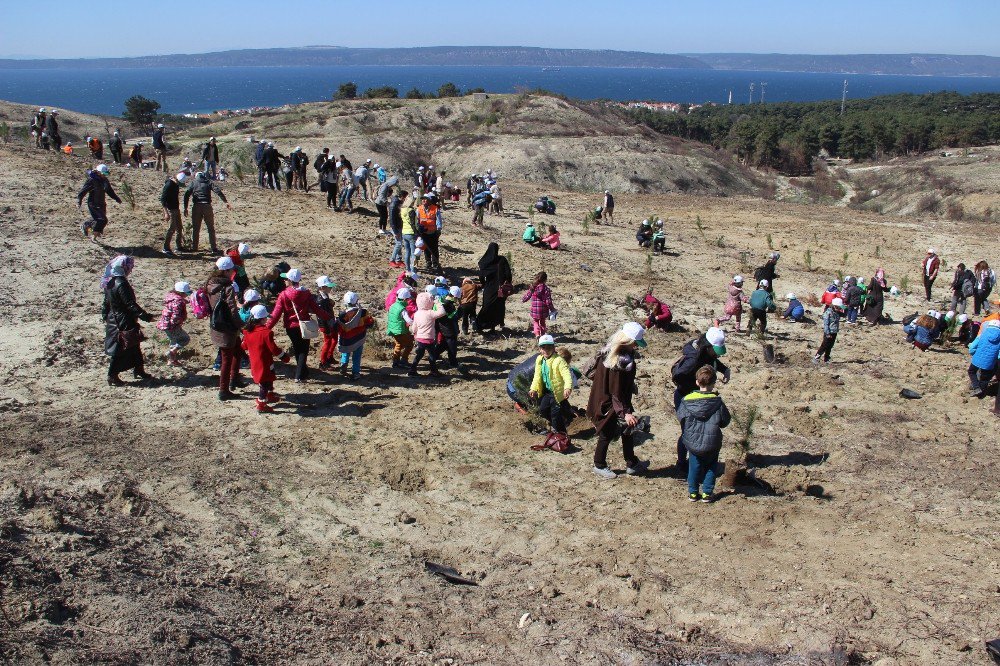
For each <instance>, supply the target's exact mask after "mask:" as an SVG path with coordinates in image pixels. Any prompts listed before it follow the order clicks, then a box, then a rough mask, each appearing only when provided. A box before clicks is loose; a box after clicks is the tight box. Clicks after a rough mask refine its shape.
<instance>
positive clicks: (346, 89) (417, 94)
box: [333, 81, 486, 100]
mask: <svg viewBox="0 0 1000 666" xmlns="http://www.w3.org/2000/svg"><path fill="white" fill-rule="evenodd" d="M481 92H486V90H484V89H483V88H470V89H469V90H466V91H465V92H462V91H461V90H459V88H458V86H456V85H455V84H454V83H451V82H450V81H449V82H448V83H444V84H442V85H441V87H440V88H438V89H437V92H436V93H435V92H433V91H429V92H422V91H421V90H419V89H418V88H416V87H414V88H412V89H410V90H409V91H407V93H406V95H405V97H406V99H435V98H438V99H444V98H445V97H462V96H464V95H471V94H472V93H481ZM361 96H362V97H364V98H365V99H397V98H399V90H398V89H397V88H393V87H392V86H380V87H378V88H368V89H367V90H365V91H364V93H362V95H361ZM357 98H358V86H357V84H355V83H354V82H353V81H348V82H347V83H341V84H340V86H338V87H337V92H335V93H333V99H336V100H345V99H357Z"/></svg>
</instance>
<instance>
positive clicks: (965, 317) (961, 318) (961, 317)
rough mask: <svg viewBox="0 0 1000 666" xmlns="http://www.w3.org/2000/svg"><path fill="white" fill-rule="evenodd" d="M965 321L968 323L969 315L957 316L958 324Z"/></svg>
mask: <svg viewBox="0 0 1000 666" xmlns="http://www.w3.org/2000/svg"><path fill="white" fill-rule="evenodd" d="M967 321H969V315H967V314H965V313H964V312H963V313H962V314H960V315H958V323H959V324H964V323H965V322H967Z"/></svg>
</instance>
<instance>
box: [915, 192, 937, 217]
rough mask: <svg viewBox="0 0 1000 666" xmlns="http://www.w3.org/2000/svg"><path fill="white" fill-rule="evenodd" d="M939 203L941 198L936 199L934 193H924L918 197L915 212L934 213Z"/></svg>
mask: <svg viewBox="0 0 1000 666" xmlns="http://www.w3.org/2000/svg"><path fill="white" fill-rule="evenodd" d="M940 204H941V200H940V199H938V196H937V195H936V194H925V195H924V196H922V197H920V200H919V201H918V202H917V212H918V213H934V212H937V209H938V206H939V205H940Z"/></svg>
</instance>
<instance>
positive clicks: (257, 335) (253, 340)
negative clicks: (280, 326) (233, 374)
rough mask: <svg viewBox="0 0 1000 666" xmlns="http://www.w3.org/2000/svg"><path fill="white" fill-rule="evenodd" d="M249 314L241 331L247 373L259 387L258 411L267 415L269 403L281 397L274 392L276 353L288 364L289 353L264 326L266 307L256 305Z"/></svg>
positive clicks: (269, 410)
mask: <svg viewBox="0 0 1000 666" xmlns="http://www.w3.org/2000/svg"><path fill="white" fill-rule="evenodd" d="M250 314H251V316H252V319H250V321H249V322H247V327H246V329H244V331H243V343H242V347H243V349H244V350H245V351H246V353H247V355H248V356H249V357H250V374H251V375H252V376H253V380H254V381H255V382H257V384H258V385H259V386H260V393H259V394H258V395H257V413H259V414H269V413H271V412H273V411H274V408H273V407H271V405H272V404H273V403H276V402H278V401H280V400H281V396H279V395H278V394H277V393H275V392H274V380H275V379H277V375H275V374H274V358H275V357H276V356H277V357H279V358H280V359H281V361H282V362H283V363H288V361H289V360H290V359H291V356H290V355H289V354H288V353H282V351H281V348H280V347H278V343H276V342H275V341H274V333H273V332H272V331H271V329H269V328H268V327H267V326H265V325H264V323H265V322H266V321H267V316H268V312H267V308H266V307H265V306H263V305H255V306H253V308H251V310H250Z"/></svg>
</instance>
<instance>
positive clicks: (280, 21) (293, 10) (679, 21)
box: [0, 0, 1000, 58]
mask: <svg viewBox="0 0 1000 666" xmlns="http://www.w3.org/2000/svg"><path fill="white" fill-rule="evenodd" d="M4 5H5V6H4V7H3V20H2V22H0V57H52V58H96V57H118V56H139V55H159V54H168V53H204V52H207V51H224V50H229V49H240V48H271V47H282V46H307V45H327V46H350V47H403V46H442V45H448V46H546V47H552V48H592V49H616V50H623V51H648V52H653V53H735V52H748V53H814V54H829V53H949V54H959V55H991V56H1000V38H998V37H997V32H996V30H997V26H998V25H1000V0H864V1H860V0H840V1H839V2H836V3H827V2H813V1H811V0H706V1H704V2H691V1H690V0H680V1H679V0H640V1H635V0H633V1H632V2H627V3H624V4H622V3H621V2H609V1H608V0H603V1H601V2H593V1H591V0H499V1H495V2H482V1H478V2H477V1H476V0H473V1H472V2H470V1H469V0H462V1H454V0H432V1H431V2H424V3H418V2H415V1H414V0H379V1H377V2H357V1H356V0H355V1H354V2H343V1H342V0H313V1H310V2H306V1H304V0H278V1H277V2H276V1H275V0H240V1H239V2H234V1H231V0H210V1H209V2H197V1H196V2H193V3H191V2H181V3H170V2H157V3H153V2H149V1H148V0H127V1H126V0H103V1H102V2H80V0H46V2H45V3H44V4H43V5H42V6H44V10H41V11H40V10H39V7H40V5H39V4H38V3H31V2H21V1H16V2H10V3H4ZM418 6H419V7H421V9H420V10H419V11H420V16H415V17H413V18H412V20H407V16H410V15H412V14H413V12H414V7H418ZM112 28H113V29H114V35H113V36H112V35H111V34H110V30H111V29H112Z"/></svg>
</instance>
